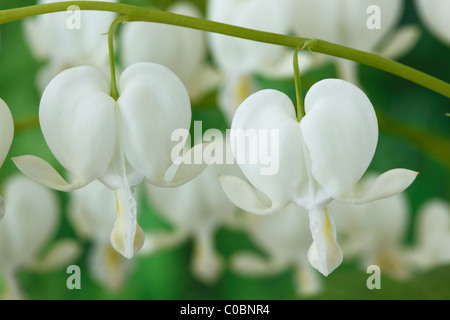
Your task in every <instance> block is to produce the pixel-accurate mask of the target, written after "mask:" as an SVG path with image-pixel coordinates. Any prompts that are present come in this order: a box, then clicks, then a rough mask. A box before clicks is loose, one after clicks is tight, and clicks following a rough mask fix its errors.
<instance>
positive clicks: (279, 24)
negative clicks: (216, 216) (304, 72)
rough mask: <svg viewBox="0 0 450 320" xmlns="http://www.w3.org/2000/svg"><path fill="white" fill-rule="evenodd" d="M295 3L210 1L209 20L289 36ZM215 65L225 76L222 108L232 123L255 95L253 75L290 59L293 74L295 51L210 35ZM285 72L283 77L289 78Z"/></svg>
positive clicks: (275, 68) (256, 0)
mask: <svg viewBox="0 0 450 320" xmlns="http://www.w3.org/2000/svg"><path fill="white" fill-rule="evenodd" d="M290 3H291V0H281V1H280V0H228V1H223V0H209V1H208V4H207V18H208V19H209V20H213V21H217V22H222V23H228V24H232V25H235V26H240V27H245V28H251V29H257V30H261V31H268V32H275V33H281V34H287V33H288V32H289V31H290V29H291V5H290ZM208 40H209V42H208V44H209V47H210V50H211V54H212V57H213V60H214V62H215V63H216V65H217V66H218V69H219V71H220V72H221V73H222V74H223V83H222V85H221V87H220V89H219V106H220V108H221V109H222V110H223V112H224V114H225V116H226V117H227V118H228V120H229V121H230V122H231V119H232V117H233V114H234V112H235V110H236V108H237V107H238V106H239V104H240V103H241V102H242V101H243V100H244V99H245V98H246V97H247V96H248V95H249V94H251V93H252V92H254V89H253V87H254V85H253V84H252V81H251V76H252V75H254V74H256V73H266V72H267V73H270V75H271V76H276V72H275V70H285V69H286V68H278V66H279V65H280V64H281V65H283V66H284V65H285V61H286V59H288V60H289V72H290V73H291V72H292V55H293V53H292V50H289V49H287V48H284V47H282V46H277V45H271V44H266V43H258V42H255V41H250V40H245V39H237V38H233V37H228V36H225V35H220V34H214V33H211V34H208ZM285 75H286V74H285V73H284V72H283V74H281V75H280V76H285Z"/></svg>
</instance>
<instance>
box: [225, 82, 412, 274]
mask: <svg viewBox="0 0 450 320" xmlns="http://www.w3.org/2000/svg"><path fill="white" fill-rule="evenodd" d="M305 111H306V115H305V116H304V117H303V119H302V120H301V122H300V123H299V122H297V120H296V114H295V108H294V105H293V103H292V101H291V100H290V99H289V98H288V97H287V96H286V95H285V94H284V93H282V92H279V91H276V90H262V91H259V92H257V93H255V94H253V95H251V96H250V97H249V98H247V99H246V100H245V101H244V102H243V103H242V104H241V106H240V107H239V108H238V110H237V111H236V114H235V117H234V119H233V122H232V125H231V130H232V135H231V137H232V138H231V146H232V150H233V154H234V156H235V159H246V158H247V157H246V156H247V155H246V153H247V150H258V147H260V148H261V146H262V147H264V141H263V140H262V138H263V137H262V136H266V137H267V136H268V135H269V133H268V132H274V131H275V132H276V133H277V135H274V136H278V138H279V139H278V141H270V144H271V146H272V148H273V147H275V150H276V151H277V158H278V159H277V160H278V163H279V165H278V171H276V172H274V173H273V174H262V173H264V172H265V171H264V169H266V168H265V167H266V165H267V162H266V161H263V160H267V159H262V157H256V158H257V161H256V162H253V163H251V162H250V161H240V162H239V161H238V164H239V166H240V168H241V170H242V172H243V173H244V175H245V177H246V178H247V179H248V181H249V182H250V183H248V182H246V181H244V180H242V179H239V178H237V177H233V176H223V177H221V182H222V187H223V188H224V191H225V193H226V194H227V195H228V197H229V198H230V199H231V201H233V202H234V203H235V204H236V205H237V206H238V207H240V208H242V209H243V210H245V211H248V212H252V213H256V214H268V213H273V212H276V211H278V210H280V209H282V208H284V207H286V206H287V205H288V204H289V203H291V202H294V203H296V204H297V205H299V206H301V207H303V208H305V209H307V210H308V212H309V218H310V229H311V233H312V237H313V243H312V245H311V247H310V249H309V252H308V258H309V261H310V263H311V264H312V265H313V266H314V267H315V268H316V269H318V270H319V271H320V272H321V273H322V274H324V275H328V274H329V273H330V272H332V271H333V270H334V269H335V268H336V267H337V266H338V265H339V264H340V263H341V261H342V251H341V248H340V247H339V245H338V243H337V241H336V230H335V226H334V222H333V219H332V217H331V216H330V214H329V213H328V211H327V204H328V203H329V202H331V201H332V200H338V201H342V202H348V203H364V202H369V201H372V200H376V199H381V198H385V197H389V196H391V195H394V194H397V193H399V192H401V191H403V190H404V189H405V188H407V187H408V186H409V185H410V184H411V183H412V182H413V181H414V179H415V177H416V175H417V173H416V172H413V171H410V170H406V169H394V170H390V171H387V172H385V173H384V174H382V175H380V176H379V177H378V178H377V179H376V180H375V181H374V182H373V183H372V184H370V185H365V186H363V187H361V188H360V190H358V191H357V192H355V191H354V190H355V185H356V183H357V182H358V181H359V180H360V178H361V177H362V176H363V174H364V173H365V171H366V170H367V168H368V166H369V164H370V162H371V160H372V157H373V156H374V153H375V149H376V145H377V141H378V126H377V118H376V115H375V112H374V109H373V107H372V104H371V103H370V101H369V99H368V98H367V96H366V95H365V94H364V92H362V91H361V90H360V89H359V88H357V87H356V86H354V85H352V84H351V83H348V82H346V81H343V80H339V79H326V80H322V81H319V82H318V83H316V84H315V85H313V86H312V87H311V89H310V90H309V92H308V93H307V95H306V98H305ZM238 132H241V133H242V132H244V133H246V134H245V135H238V134H237V133H238ZM252 132H254V133H257V136H258V135H259V136H260V137H259V140H260V141H257V139H246V137H247V136H249V134H250V133H252ZM263 133H265V135H264V134H263ZM247 141H248V143H247ZM243 144H244V145H245V146H246V148H242V145H243ZM255 144H256V145H255ZM264 149H266V150H267V149H268V147H267V146H265V148H264ZM254 156H255V155H253V158H255V157H254ZM250 158H252V154H250Z"/></svg>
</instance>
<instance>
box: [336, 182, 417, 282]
mask: <svg viewBox="0 0 450 320" xmlns="http://www.w3.org/2000/svg"><path fill="white" fill-rule="evenodd" d="M365 179H368V178H365ZM329 212H330V213H332V214H333V216H334V218H335V221H336V226H337V228H338V229H339V235H338V240H339V243H340V244H341V247H342V250H343V252H344V255H345V256H346V257H348V258H350V259H351V258H353V259H356V260H357V261H359V263H360V265H361V267H362V268H363V270H366V269H367V267H369V266H371V265H377V266H379V267H380V269H381V270H382V272H386V273H387V274H390V275H391V276H392V277H395V278H396V279H406V278H407V276H408V275H409V272H408V266H407V265H405V250H406V249H405V243H404V241H405V237H406V231H407V228H408V223H409V221H408V220H409V212H410V210H409V205H408V201H407V199H406V196H405V195H404V194H403V193H400V194H397V195H395V196H393V197H389V198H386V199H381V200H376V201H372V202H369V203H364V204H356V205H351V204H347V203H341V202H337V201H334V202H332V203H330V205H329Z"/></svg>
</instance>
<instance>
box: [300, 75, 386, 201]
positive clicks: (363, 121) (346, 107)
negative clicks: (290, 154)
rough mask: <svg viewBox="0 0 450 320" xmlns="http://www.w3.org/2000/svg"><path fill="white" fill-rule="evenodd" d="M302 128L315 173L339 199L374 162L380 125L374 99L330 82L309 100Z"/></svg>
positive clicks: (310, 94)
mask: <svg viewBox="0 0 450 320" xmlns="http://www.w3.org/2000/svg"><path fill="white" fill-rule="evenodd" d="M305 111H306V116H305V117H304V118H303V119H302V121H301V123H300V126H301V128H302V133H303V136H304V140H305V143H306V145H307V147H308V149H309V153H310V157H311V164H312V174H313V176H314V178H315V179H316V180H317V182H319V183H320V184H321V185H322V186H323V187H324V188H325V189H326V190H327V191H328V193H329V194H330V195H332V196H333V197H335V198H338V197H339V196H341V195H342V194H344V193H346V192H348V191H349V190H350V189H351V188H352V186H354V185H355V183H356V182H358V181H359V179H360V178H361V177H362V175H363V174H364V172H365V171H366V170H367V168H368V166H369V164H370V162H371V161H372V158H373V155H374V153H375V149H376V145H377V141H378V125H377V118H376V115H375V111H374V109H373V107H372V104H371V102H370V100H369V99H368V98H367V96H366V95H365V94H364V92H363V91H361V90H360V89H359V88H358V87H356V86H355V85H353V84H351V83H349V82H346V81H343V80H339V79H326V80H322V81H319V82H317V83H316V84H315V85H313V86H312V87H311V89H310V90H309V91H308V93H307V95H306V97H305Z"/></svg>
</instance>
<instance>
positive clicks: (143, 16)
mask: <svg viewBox="0 0 450 320" xmlns="http://www.w3.org/2000/svg"><path fill="white" fill-rule="evenodd" d="M69 6H78V7H79V8H80V10H95V11H110V12H116V13H119V14H121V15H126V16H128V17H129V21H147V22H156V23H163V24H170V25H175V26H180V27H186V28H191V29H197V30H203V31H207V32H214V33H219V34H224V35H228V36H232V37H237V38H243V39H249V40H253V41H258V42H264V43H271V44H276V45H281V46H286V47H291V48H296V47H297V46H298V44H299V43H301V42H306V41H307V42H308V45H307V46H306V47H305V48H304V49H308V50H310V51H313V52H318V53H323V54H327V55H331V56H335V57H339V58H343V59H348V60H353V61H355V62H358V63H361V64H365V65H367V66H370V67H373V68H376V69H380V70H383V71H386V72H389V73H392V74H394V75H397V76H399V77H402V78H404V79H407V80H409V81H412V82H415V83H417V84H419V85H421V86H423V87H425V88H428V89H430V90H432V91H435V92H437V93H440V94H442V95H444V96H446V97H448V98H450V84H449V83H446V82H444V81H442V80H439V79H437V78H435V77H433V76H430V75H428V74H426V73H423V72H421V71H418V70H416V69H414V68H411V67H408V66H405V65H403V64H401V63H398V62H396V61H393V60H390V59H386V58H383V57H381V56H378V55H376V54H372V53H369V52H364V51H360V50H356V49H353V48H349V47H346V46H342V45H338V44H335V43H331V42H327V41H323V40H318V39H308V38H303V37H295V36H288V35H283V34H277V33H271V32H264V31H258V30H253V29H248V28H242V27H237V26H233V25H229V24H224V23H219V22H214V21H209V20H206V19H201V18H195V17H189V16H184V15H179V14H175V13H170V12H165V11H160V10H155V9H149V8H143V7H139V6H133V5H127V4H121V3H110V2H100V1H65V2H56V3H48V4H41V5H35V6H29V7H22V8H15V9H8V10H0V24H4V23H8V22H12V21H17V20H20V19H24V18H27V17H31V16H36V15H41V14H47V13H52V12H60V11H66V10H67V8H68V7H69Z"/></svg>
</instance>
